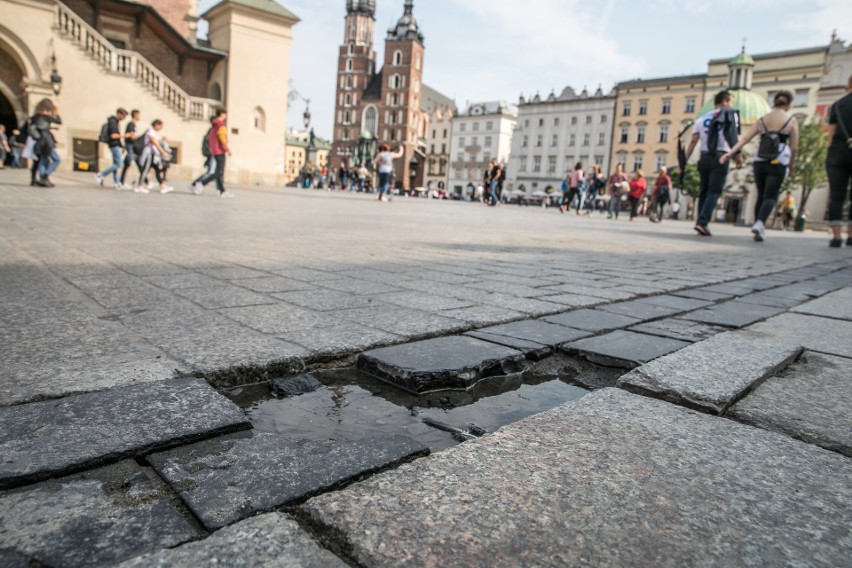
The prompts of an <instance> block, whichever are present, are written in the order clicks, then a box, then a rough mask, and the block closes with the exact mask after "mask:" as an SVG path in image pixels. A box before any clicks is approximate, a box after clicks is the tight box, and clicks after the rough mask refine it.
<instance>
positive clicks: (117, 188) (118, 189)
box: [114, 183, 124, 191]
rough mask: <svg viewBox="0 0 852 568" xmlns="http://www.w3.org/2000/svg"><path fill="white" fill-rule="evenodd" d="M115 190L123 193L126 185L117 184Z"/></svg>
mask: <svg viewBox="0 0 852 568" xmlns="http://www.w3.org/2000/svg"><path fill="white" fill-rule="evenodd" d="M114 189H115V190H116V191H122V190H124V184H121V183H117V184H115V188H114Z"/></svg>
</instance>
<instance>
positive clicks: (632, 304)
mask: <svg viewBox="0 0 852 568" xmlns="http://www.w3.org/2000/svg"><path fill="white" fill-rule="evenodd" d="M687 301H695V300H687ZM597 309H598V310H602V311H605V312H609V313H612V314H619V315H622V316H628V317H631V318H635V319H636V320H638V321H640V322H645V321H649V320H653V319H659V318H664V317H668V316H673V315H675V314H679V313H682V312H685V311H687V310H686V309H683V308H681V307H675V306H663V305H660V304H656V303H652V302H648V301H645V300H631V301H629V302H618V303H616V304H607V305H605V306H599V307H598V308H597Z"/></svg>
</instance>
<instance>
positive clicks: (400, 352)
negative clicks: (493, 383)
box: [358, 335, 524, 393]
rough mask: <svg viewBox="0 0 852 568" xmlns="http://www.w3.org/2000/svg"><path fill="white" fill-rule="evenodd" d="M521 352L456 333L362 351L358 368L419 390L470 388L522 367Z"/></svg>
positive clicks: (522, 356) (401, 385)
mask: <svg viewBox="0 0 852 568" xmlns="http://www.w3.org/2000/svg"><path fill="white" fill-rule="evenodd" d="M523 360H524V355H523V353H521V352H520V351H516V350H515V349H510V348H508V347H504V346H501V345H495V344H493V343H487V342H485V341H481V340H479V339H476V338H473V337H467V336H463V335H456V336H451V337H439V338H437V339H427V340H426V341H418V342H415V343H407V344H405V345H395V346H393V347H384V348H382V349H375V350H373V351H368V352H367V353H362V354H361V357H360V358H359V359H358V368H359V369H361V370H362V371H364V372H366V373H369V374H371V375H374V376H376V377H379V378H380V379H384V380H386V381H388V382H390V383H393V384H395V385H398V386H400V387H402V388H404V389H406V390H409V391H411V392H415V393H422V392H426V391H432V390H440V389H448V388H451V389H452V388H467V387H469V386H471V385H473V384H474V383H476V382H477V381H478V380H480V379H482V378H484V377H488V376H493V375H504V374H507V373H511V372H516V371H519V370H521V365H522V361H523Z"/></svg>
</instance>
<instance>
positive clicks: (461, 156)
mask: <svg viewBox="0 0 852 568" xmlns="http://www.w3.org/2000/svg"><path fill="white" fill-rule="evenodd" d="M456 161H459V162H464V152H459V155H458V156H456Z"/></svg>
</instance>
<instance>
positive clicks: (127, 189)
mask: <svg viewBox="0 0 852 568" xmlns="http://www.w3.org/2000/svg"><path fill="white" fill-rule="evenodd" d="M123 189H124V191H133V190H134V189H136V186H135V185H132V184H129V183H125V184H124V187H123Z"/></svg>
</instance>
